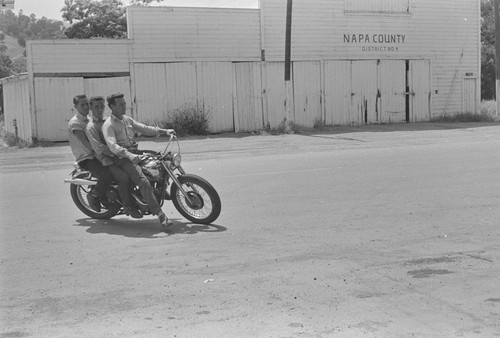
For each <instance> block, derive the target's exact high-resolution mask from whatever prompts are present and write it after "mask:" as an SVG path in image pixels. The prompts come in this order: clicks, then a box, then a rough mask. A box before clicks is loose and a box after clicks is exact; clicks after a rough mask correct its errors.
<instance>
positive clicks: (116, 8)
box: [61, 0, 127, 39]
mask: <svg viewBox="0 0 500 338" xmlns="http://www.w3.org/2000/svg"><path fill="white" fill-rule="evenodd" d="M61 12H62V13H63V14H62V17H63V18H64V19H65V20H66V21H68V22H69V23H70V24H71V26H70V27H69V28H68V29H66V32H65V34H66V36H67V37H69V38H70V39H90V38H111V39H120V38H126V36H127V18H126V10H125V7H124V5H123V3H122V2H121V1H119V0H102V1H97V0H65V1H64V7H63V9H62V10H61Z"/></svg>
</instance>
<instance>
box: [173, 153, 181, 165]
mask: <svg viewBox="0 0 500 338" xmlns="http://www.w3.org/2000/svg"><path fill="white" fill-rule="evenodd" d="M172 165H173V166H174V167H176V168H177V167H178V166H180V165H181V154H174V156H173V157H172Z"/></svg>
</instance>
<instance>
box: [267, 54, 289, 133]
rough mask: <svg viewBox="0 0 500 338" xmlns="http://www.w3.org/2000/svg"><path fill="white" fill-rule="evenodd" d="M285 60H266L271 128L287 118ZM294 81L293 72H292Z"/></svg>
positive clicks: (268, 111) (268, 112)
mask: <svg viewBox="0 0 500 338" xmlns="http://www.w3.org/2000/svg"><path fill="white" fill-rule="evenodd" d="M284 69H285V66H284V62H266V83H267V88H266V93H267V121H266V123H268V124H269V126H270V127H271V128H276V127H278V126H279V125H280V124H281V123H282V122H283V121H284V120H285V116H286V115H285V99H286V98H285V97H286V93H285V81H284V76H283V74H284ZM292 83H293V74H292Z"/></svg>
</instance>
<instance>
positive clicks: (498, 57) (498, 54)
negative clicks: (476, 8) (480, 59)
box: [493, 0, 500, 115]
mask: <svg viewBox="0 0 500 338" xmlns="http://www.w3.org/2000/svg"><path fill="white" fill-rule="evenodd" d="M499 1H500V0H494V6H493V8H494V11H495V79H496V80H495V87H496V88H495V89H496V91H495V98H496V101H497V109H496V114H497V115H498V113H499V111H500V16H499V13H498V7H499V6H498V2H499Z"/></svg>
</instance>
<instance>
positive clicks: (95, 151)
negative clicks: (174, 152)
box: [69, 94, 174, 228]
mask: <svg viewBox="0 0 500 338" xmlns="http://www.w3.org/2000/svg"><path fill="white" fill-rule="evenodd" d="M75 102H76V103H75ZM107 102H108V106H109V108H110V109H111V111H112V115H111V116H110V117H109V118H108V119H107V120H106V121H103V118H102V113H103V112H104V98H103V97H94V98H91V105H92V108H93V116H92V121H91V122H90V123H88V125H87V121H86V120H87V119H86V118H85V117H86V116H87V115H88V110H89V102H88V99H87V97H86V96H85V95H80V96H77V97H75V99H74V104H75V108H77V110H78V113H77V114H76V115H75V117H74V118H73V119H72V120H71V121H70V124H69V131H70V145H71V148H72V150H73V153H74V155H75V157H76V158H77V162H78V163H79V164H80V163H81V162H82V164H83V165H85V167H83V168H84V169H87V170H89V171H90V172H92V173H93V174H94V175H95V176H96V177H98V179H99V182H98V185H99V187H98V186H97V185H96V188H95V189H94V190H95V193H97V194H99V198H100V201H105V200H106V199H105V193H106V191H107V188H108V187H109V184H110V182H111V178H113V177H114V178H115V180H116V181H117V182H118V186H119V194H120V197H121V198H122V201H123V203H124V209H125V211H126V212H127V213H129V214H130V215H131V216H132V217H135V218H140V217H142V214H141V213H140V212H139V211H138V210H137V208H136V207H135V205H134V204H133V199H132V197H131V195H130V191H129V189H128V188H129V179H130V180H131V181H132V182H133V183H134V184H135V185H137V186H138V187H139V190H140V192H141V195H142V197H143V198H144V200H145V201H146V203H147V204H148V207H149V210H150V212H151V213H152V214H153V215H157V216H158V220H159V222H160V224H161V226H162V227H163V228H166V227H168V226H170V225H172V221H171V220H169V219H168V217H167V216H166V215H165V213H164V212H163V211H162V210H161V207H160V205H159V203H158V201H157V200H156V198H155V196H154V192H153V188H152V187H151V185H150V183H149V181H148V179H147V178H146V176H145V175H144V174H143V172H142V169H141V167H140V166H139V165H138V164H139V163H140V161H141V160H142V157H141V156H140V155H141V152H140V151H139V150H137V142H136V141H135V137H134V134H135V132H141V133H142V134H145V135H149V136H159V135H160V134H166V135H170V134H172V133H174V131H173V130H172V129H161V128H158V127H150V126H146V125H144V124H142V123H139V122H137V121H135V120H134V119H132V118H131V117H129V116H126V115H125V113H126V102H125V100H124V96H123V94H113V95H110V96H109V97H108V98H107ZM80 106H81V107H80ZM79 107H80V108H79ZM80 111H81V112H80ZM85 111H86V114H85ZM94 111H95V113H94ZM79 114H80V115H81V116H80V115H79ZM94 114H95V116H94ZM74 120H76V121H74ZM72 121H73V123H72ZM75 126H76V127H75ZM77 127H78V128H77ZM82 127H84V128H83V130H84V131H85V133H84V134H83V136H84V137H85V139H86V140H87V141H86V142H85V140H83V139H82V135H81V133H80V132H79V130H82ZM75 131H76V133H75ZM87 137H88V139H87ZM86 160H88V161H87V162H84V161H86ZM90 161H92V162H90ZM88 163H92V164H91V165H89V164H88ZM96 168H97V169H96ZM100 176H101V177H103V181H101V177H100ZM98 188H99V189H98ZM94 190H93V191H92V192H91V193H89V196H88V198H89V205H90V206H91V208H92V209H94V210H96V211H100V205H99V204H100V203H99V201H98V200H97V202H96V198H95V197H96V196H93V194H94ZM102 191H104V196H103V195H102ZM91 195H92V196H91ZM91 199H92V202H91Z"/></svg>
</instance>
